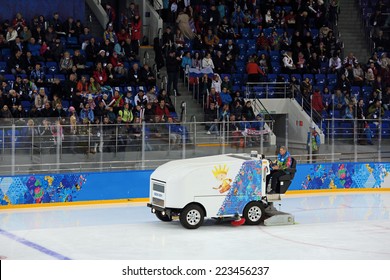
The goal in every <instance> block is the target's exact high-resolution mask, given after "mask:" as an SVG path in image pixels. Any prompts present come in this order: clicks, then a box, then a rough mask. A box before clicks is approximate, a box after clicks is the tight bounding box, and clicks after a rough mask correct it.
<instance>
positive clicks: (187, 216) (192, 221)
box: [180, 204, 205, 229]
mask: <svg viewBox="0 0 390 280" xmlns="http://www.w3.org/2000/svg"><path fill="white" fill-rule="evenodd" d="M204 215H205V214H204V211H203V209H202V207H200V206H199V205H196V204H190V205H187V206H186V207H184V209H183V210H182V211H181V213H180V223H181V225H182V226H183V227H185V228H188V229H196V228H198V227H200V226H201V225H202V224H203V220H204Z"/></svg>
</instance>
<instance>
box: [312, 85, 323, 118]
mask: <svg viewBox="0 0 390 280" xmlns="http://www.w3.org/2000/svg"><path fill="white" fill-rule="evenodd" d="M311 106H312V108H313V120H314V122H316V123H318V122H319V121H320V120H321V118H322V111H323V110H324V104H323V101H322V95H321V92H320V90H319V89H315V90H314V92H313V94H312V96H311Z"/></svg>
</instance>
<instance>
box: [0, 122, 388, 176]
mask: <svg viewBox="0 0 390 280" xmlns="http://www.w3.org/2000/svg"><path fill="white" fill-rule="evenodd" d="M273 122H274V121H273V120H263V119H261V118H260V119H258V120H255V121H245V122H243V121H232V120H226V121H216V122H173V121H172V120H171V119H170V120H169V121H168V122H164V123H150V122H149V123H148V122H143V123H140V122H136V123H134V122H133V123H115V124H113V123H110V122H109V121H108V120H107V118H106V119H104V120H103V121H102V122H99V121H98V122H96V123H93V124H90V123H88V122H85V123H84V124H83V123H70V120H69V118H65V119H55V118H54V119H52V118H36V119H18V120H15V119H4V118H2V119H0V175H14V174H31V173H48V172H50V173H53V172H78V171H108V170H131V169H154V168H156V167H157V166H159V165H161V164H162V163H165V162H167V161H169V160H173V159H183V158H191V157H199V156H209V155H217V154H225V153H243V152H244V153H249V152H250V151H251V150H257V151H258V152H259V153H261V154H265V155H266V156H267V157H270V158H272V157H273V156H275V152H276V150H277V147H278V146H280V145H285V146H287V147H288V149H289V151H290V153H291V154H292V155H294V157H295V158H296V159H297V161H298V162H300V163H305V162H314V161H321V162H326V161H338V160H354V161H382V160H386V159H388V158H389V150H388V142H389V141H388V138H389V136H390V133H389V132H390V131H389V130H390V120H388V119H383V120H380V122H378V121H371V120H367V122H366V123H365V124H364V127H363V126H362V125H361V122H359V120H344V119H343V120H337V119H332V120H324V121H323V124H324V125H323V127H322V132H323V133H324V135H325V143H321V148H320V149H319V151H312V150H311V149H308V145H307V143H295V142H293V141H291V140H289V137H288V129H289V128H288V127H287V128H286V130H285V132H283V133H285V134H282V133H280V130H279V131H277V130H275V131H276V134H277V135H275V132H274V131H272V130H271V128H273V127H274V125H275V124H274V123H273ZM281 131H283V129H282V130H281ZM368 137H370V138H368ZM371 144H372V145H371Z"/></svg>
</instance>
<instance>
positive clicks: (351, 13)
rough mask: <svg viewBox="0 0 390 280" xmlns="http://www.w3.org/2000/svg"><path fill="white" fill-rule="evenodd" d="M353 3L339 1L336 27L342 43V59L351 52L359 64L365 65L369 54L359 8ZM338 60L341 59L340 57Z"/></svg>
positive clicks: (350, 0) (349, 0) (350, 1)
mask: <svg viewBox="0 0 390 280" xmlns="http://www.w3.org/2000/svg"><path fill="white" fill-rule="evenodd" d="M355 2H356V1H352V0H348V1H340V14H339V21H338V26H337V27H338V30H339V32H340V36H341V39H342V41H343V42H344V57H345V56H347V55H348V53H350V52H352V53H354V55H355V57H356V58H357V59H358V61H359V62H361V63H363V64H365V63H366V62H367V61H368V58H369V56H370V52H369V49H368V46H367V42H366V40H365V34H364V30H363V28H362V25H361V19H360V11H359V7H358V6H357V5H356V3H355ZM340 58H341V59H343V58H342V57H340Z"/></svg>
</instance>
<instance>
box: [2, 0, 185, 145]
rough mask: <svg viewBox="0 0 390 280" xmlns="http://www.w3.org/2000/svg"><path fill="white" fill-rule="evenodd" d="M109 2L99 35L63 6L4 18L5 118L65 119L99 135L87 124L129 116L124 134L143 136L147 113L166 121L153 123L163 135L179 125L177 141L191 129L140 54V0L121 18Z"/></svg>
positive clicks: (38, 122)
mask: <svg viewBox="0 0 390 280" xmlns="http://www.w3.org/2000/svg"><path fill="white" fill-rule="evenodd" d="M105 8H106V12H107V14H108V16H109V23H108V24H107V26H106V29H105V31H104V34H102V36H100V37H94V36H92V35H91V32H90V29H89V28H88V27H87V26H84V25H83V23H82V22H81V21H80V20H74V19H73V18H72V17H69V18H68V19H66V20H62V19H61V17H60V14H59V13H54V14H53V16H52V18H51V19H49V20H46V19H45V18H44V16H37V17H34V18H33V19H32V20H31V22H29V21H28V20H27V19H24V18H23V16H22V14H21V13H18V14H17V15H16V16H15V18H14V19H13V20H9V21H8V20H6V21H4V22H2V23H1V29H0V64H1V67H0V125H2V126H4V125H10V124H12V123H15V124H17V125H26V124H27V123H30V124H33V123H34V125H35V126H36V127H41V126H44V123H45V124H48V125H49V127H51V128H52V131H58V130H57V129H55V127H56V125H57V124H60V125H62V126H64V127H65V126H66V127H67V129H65V132H66V134H67V135H72V137H76V135H77V134H80V133H81V134H82V133H87V130H88V133H90V134H91V135H95V136H96V134H97V133H96V131H92V126H91V128H88V129H85V127H86V126H89V125H92V124H99V123H103V124H105V125H109V124H126V126H125V128H124V131H123V133H122V134H124V135H126V134H127V135H132V136H131V137H132V138H139V137H141V136H140V135H139V133H138V132H139V131H138V130H139V128H140V125H139V124H140V123H142V121H144V120H145V121H146V122H152V123H165V124H166V126H165V125H164V126H161V127H162V128H161V129H157V128H156V129H154V135H157V136H158V135H161V134H162V133H161V132H162V131H168V130H169V131H171V132H172V135H173V134H174V133H173V132H174V131H176V130H177V131H179V132H180V133H178V134H180V137H178V136H176V137H175V139H174V140H175V141H174V143H176V142H178V141H179V140H177V139H176V138H180V139H182V138H183V137H188V135H187V136H186V133H187V132H186V130H185V128H183V127H181V126H180V125H179V124H177V123H176V121H177V118H178V115H177V114H176V110H175V107H174V105H173V102H172V100H171V98H170V96H169V94H167V91H166V90H164V89H161V90H160V89H159V88H158V87H157V85H156V78H157V77H156V73H154V72H153V70H152V67H151V66H149V65H148V64H146V63H145V64H141V63H140V61H139V59H138V55H139V46H140V39H141V28H142V20H141V17H140V14H139V11H138V8H137V6H136V5H135V4H134V3H130V4H129V6H128V7H127V9H126V10H125V11H123V12H122V13H121V17H120V19H118V18H117V16H116V12H115V11H114V9H113V8H112V7H111V6H110V5H108V4H107V5H106V6H105ZM177 70H178V69H177ZM77 125H78V126H80V127H79V128H78V129H76V126H77ZM83 130H85V131H83ZM157 130H161V131H159V132H157ZM114 132H115V131H112V130H111V133H114ZM24 133H26V131H24ZM37 133H38V134H37V135H40V133H39V132H38V131H37ZM52 134H54V132H53V133H52ZM182 136H183V137H182ZM170 137H171V136H170ZM172 137H173V136H172ZM127 138H128V137H127ZM170 140H172V139H170ZM93 150H94V151H96V147H94V149H93Z"/></svg>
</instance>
